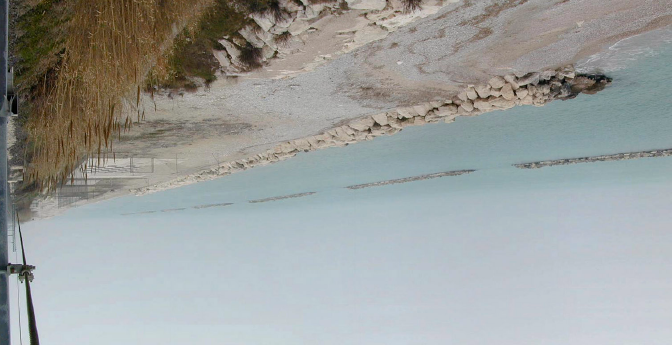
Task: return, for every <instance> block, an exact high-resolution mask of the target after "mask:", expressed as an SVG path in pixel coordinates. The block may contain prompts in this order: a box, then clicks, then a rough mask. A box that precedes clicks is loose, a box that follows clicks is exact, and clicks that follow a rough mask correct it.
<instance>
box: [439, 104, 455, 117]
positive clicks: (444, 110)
mask: <svg viewBox="0 0 672 345" xmlns="http://www.w3.org/2000/svg"><path fill="white" fill-rule="evenodd" d="M435 114H436V115H437V116H440V117H444V116H450V115H453V114H457V106H456V105H455V104H448V105H446V106H443V107H440V108H439V109H437V111H436V113H435Z"/></svg>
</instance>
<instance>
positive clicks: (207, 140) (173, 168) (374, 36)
mask: <svg viewBox="0 0 672 345" xmlns="http://www.w3.org/2000/svg"><path fill="white" fill-rule="evenodd" d="M390 3H391V4H390V6H387V7H386V8H385V9H383V10H377V9H374V10H372V9H368V10H367V9H351V10H349V11H345V12H343V13H340V14H338V15H324V16H322V17H316V18H315V20H314V21H312V22H310V26H309V27H308V28H307V29H305V30H304V31H302V32H299V33H297V35H295V37H294V38H293V43H291V44H290V46H289V47H288V48H287V49H286V51H285V52H284V53H283V54H281V56H279V57H278V58H276V59H269V60H268V62H267V64H266V66H264V67H263V68H262V69H260V70H257V71H254V72H250V73H244V74H229V75H225V74H226V73H224V74H223V75H221V76H220V78H219V79H218V80H217V81H215V82H214V83H213V84H211V85H210V86H209V87H207V88H205V87H203V88H199V90H198V91H196V92H170V93H169V92H158V93H156V94H154V96H153V97H150V96H149V95H145V96H144V97H143V98H144V107H145V114H146V115H145V120H144V121H141V122H140V123H138V124H136V125H135V126H134V127H133V129H132V130H131V132H130V133H127V134H126V135H124V136H122V138H121V141H119V142H118V143H115V146H114V151H115V152H118V153H119V157H120V159H119V161H116V160H111V161H108V163H106V164H107V165H109V166H114V165H115V164H116V165H118V166H120V167H121V168H120V169H119V170H118V171H115V170H114V169H108V170H109V171H107V172H106V173H107V176H108V177H121V178H120V179H117V181H118V182H119V181H120V182H119V183H118V184H115V186H114V188H109V189H108V190H106V191H105V192H104V193H101V194H100V195H96V196H95V198H87V199H85V200H78V201H75V202H73V203H71V204H69V206H76V205H81V204H83V203H88V202H92V201H96V200H104V199H108V198H111V197H117V196H121V195H128V194H129V193H134V194H145V193H149V192H156V191H160V190H165V189H169V188H175V187H179V186H182V185H186V184H190V183H196V182H198V181H202V180H207V179H211V178H216V177H220V176H223V175H226V174H228V173H230V172H227V173H221V174H219V173H218V171H219V170H220V169H219V168H221V167H223V166H227V165H228V166H229V167H230V166H231V162H236V161H241V160H245V159H249V158H250V157H254V156H259V155H262V154H264V153H265V152H268V151H269V150H271V151H273V150H276V149H277V147H278V146H279V145H282V144H283V143H286V142H292V141H294V140H296V139H302V138H308V137H310V136H315V135H320V134H323V133H326V132H328V131H329V130H332V129H334V128H337V127H340V126H343V125H344V124H347V123H350V122H351V121H352V120H355V119H360V118H365V117H368V116H372V115H379V114H385V113H389V112H397V113H400V109H407V108H409V107H410V108H413V107H425V106H426V105H427V104H430V107H433V106H432V105H431V104H433V103H436V105H437V107H435V108H429V109H427V112H429V111H434V110H438V109H439V108H440V107H442V106H446V105H447V104H448V103H446V102H447V101H448V100H451V99H454V98H455V97H458V94H459V93H461V92H464V91H465V90H468V89H469V87H470V86H481V85H488V83H489V82H490V80H491V79H492V78H493V76H504V75H513V76H518V77H523V76H524V75H526V74H527V73H528V72H543V71H548V70H549V69H553V70H557V69H559V68H562V67H563V66H567V65H571V64H574V63H576V62H577V61H580V60H581V59H585V58H587V57H589V56H591V55H592V54H596V53H599V52H601V51H604V50H606V49H608V48H609V47H610V46H611V45H613V44H615V43H616V42H618V41H620V40H623V39H625V38H628V37H632V36H635V35H637V34H640V33H643V32H647V31H652V30H655V29H659V28H662V27H666V26H669V25H670V24H672V3H670V2H669V1H642V2H632V1H625V0H618V1H611V2H608V3H607V2H604V1H597V0H583V1H571V2H569V1H552V2H547V1H541V0H530V1H525V0H521V1H505V2H498V1H478V2H476V1H460V2H430V1H428V2H427V4H426V7H425V9H424V10H423V11H422V12H419V13H413V14H403V13H400V11H398V8H397V7H395V6H394V4H393V2H392V1H391V2H390ZM223 67H226V66H223ZM498 90H499V89H498ZM522 98H524V97H520V99H522ZM469 100H471V98H469ZM472 103H473V102H472ZM522 104H526V103H524V102H523V103H522ZM522 104H521V102H518V103H517V104H516V105H522ZM539 105H541V104H539ZM505 108H506V107H502V109H505ZM456 109H457V106H456ZM463 115H467V114H460V116H463ZM423 116H424V115H423ZM453 118H454V117H453ZM420 124H422V123H418V125H420ZM351 126H352V125H351ZM395 133H396V131H395ZM385 134H386V135H387V134H393V133H385ZM370 139H372V138H365V139H364V140H370ZM331 146H335V145H331ZM336 146H337V145H336ZM122 157H134V158H135V160H136V161H135V162H141V161H142V160H143V159H145V160H148V159H151V164H152V165H151V170H150V169H145V170H142V171H136V172H133V171H132V169H133V167H134V166H135V165H134V164H136V163H134V162H133V161H132V160H130V159H129V161H128V163H123V162H124V161H123V159H126V158H122ZM115 158H116V155H115ZM124 164H126V165H127V166H128V169H127V168H126V165H124ZM148 164H149V163H148ZM241 165H242V166H241V167H240V169H238V170H245V169H247V167H245V166H244V165H245V164H244V163H241ZM103 172H104V169H101V176H102V175H104V174H103ZM91 176H95V174H91ZM130 177H136V178H130ZM63 209H64V207H63V205H59V204H58V203H57V202H54V199H53V198H50V199H46V200H45V199H42V200H38V201H37V202H36V203H35V204H34V207H33V217H34V218H43V217H49V216H52V215H54V214H57V213H58V212H60V211H62V210H63Z"/></svg>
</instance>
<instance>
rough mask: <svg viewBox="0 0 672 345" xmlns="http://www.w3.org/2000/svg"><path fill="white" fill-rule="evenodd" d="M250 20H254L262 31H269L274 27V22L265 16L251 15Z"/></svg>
mask: <svg viewBox="0 0 672 345" xmlns="http://www.w3.org/2000/svg"><path fill="white" fill-rule="evenodd" d="M250 18H252V19H253V20H254V21H255V23H257V25H259V26H260V27H261V29H262V30H264V31H268V30H270V29H271V27H273V22H272V21H271V19H269V18H268V17H267V16H265V15H263V14H256V13H255V14H252V15H250Z"/></svg>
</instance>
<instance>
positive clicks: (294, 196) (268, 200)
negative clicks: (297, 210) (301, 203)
mask: <svg viewBox="0 0 672 345" xmlns="http://www.w3.org/2000/svg"><path fill="white" fill-rule="evenodd" d="M313 194H317V192H308V193H299V194H292V195H284V196H276V197H272V198H265V199H259V200H250V201H249V203H250V204H258V203H261V202H270V201H278V200H285V199H295V198H302V197H304V196H309V195H313Z"/></svg>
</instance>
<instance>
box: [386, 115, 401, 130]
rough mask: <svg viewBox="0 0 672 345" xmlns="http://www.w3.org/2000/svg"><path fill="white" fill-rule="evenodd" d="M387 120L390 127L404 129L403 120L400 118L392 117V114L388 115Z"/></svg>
mask: <svg viewBox="0 0 672 345" xmlns="http://www.w3.org/2000/svg"><path fill="white" fill-rule="evenodd" d="M387 121H388V125H390V128H394V129H402V128H403V126H402V125H401V121H399V119H398V118H397V117H391V116H389V115H388V116H387Z"/></svg>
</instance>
